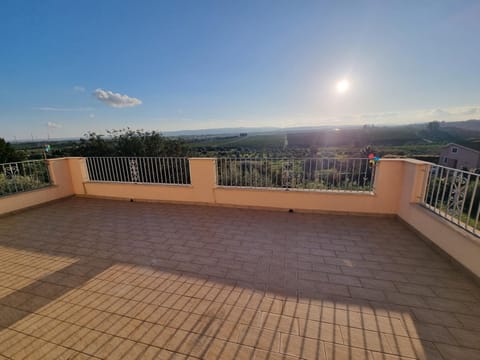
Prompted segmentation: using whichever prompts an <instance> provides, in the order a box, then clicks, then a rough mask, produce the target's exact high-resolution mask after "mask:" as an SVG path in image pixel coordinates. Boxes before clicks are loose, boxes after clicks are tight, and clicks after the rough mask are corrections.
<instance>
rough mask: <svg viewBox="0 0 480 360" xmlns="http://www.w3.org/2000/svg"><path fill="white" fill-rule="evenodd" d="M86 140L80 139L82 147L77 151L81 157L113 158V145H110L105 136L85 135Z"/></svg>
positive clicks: (92, 133)
mask: <svg viewBox="0 0 480 360" xmlns="http://www.w3.org/2000/svg"><path fill="white" fill-rule="evenodd" d="M85 135H86V136H87V138H86V139H80V145H79V146H78V148H77V149H76V150H75V153H76V154H77V155H81V156H111V155H112V154H113V148H112V144H111V143H108V142H107V141H106V140H105V139H104V138H103V136H104V135H100V134H96V133H95V132H88V133H86V134H85Z"/></svg>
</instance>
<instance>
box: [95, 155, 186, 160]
mask: <svg viewBox="0 0 480 360" xmlns="http://www.w3.org/2000/svg"><path fill="white" fill-rule="evenodd" d="M85 158H86V159H105V158H109V159H110V158H120V159H131V158H136V159H189V157H188V156H136V155H133V156H116V155H115V156H85Z"/></svg>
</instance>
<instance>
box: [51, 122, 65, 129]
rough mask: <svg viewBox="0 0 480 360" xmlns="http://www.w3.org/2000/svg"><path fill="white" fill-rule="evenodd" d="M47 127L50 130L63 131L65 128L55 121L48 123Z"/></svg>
mask: <svg viewBox="0 0 480 360" xmlns="http://www.w3.org/2000/svg"><path fill="white" fill-rule="evenodd" d="M47 126H48V128H49V129H61V128H62V127H63V126H62V124H58V123H55V122H53V121H49V122H47Z"/></svg>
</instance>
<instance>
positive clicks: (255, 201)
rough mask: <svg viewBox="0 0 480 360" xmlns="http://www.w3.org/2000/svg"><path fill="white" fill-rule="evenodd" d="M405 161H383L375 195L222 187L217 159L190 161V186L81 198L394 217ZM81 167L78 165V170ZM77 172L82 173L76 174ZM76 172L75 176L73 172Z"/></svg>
mask: <svg viewBox="0 0 480 360" xmlns="http://www.w3.org/2000/svg"><path fill="white" fill-rule="evenodd" d="M403 163H404V162H403V161H397V160H384V161H383V160H382V161H380V162H379V164H378V165H377V175H378V176H377V177H376V183H375V192H373V193H359V192H332V191H298V190H288V191H287V190H284V189H258V188H257V189H253V188H238V187H228V188H227V187H218V186H217V185H216V171H215V159H210V158H191V159H190V174H191V178H192V184H191V185H187V186H186V185H150V184H132V183H102V182H88V181H86V182H85V183H84V184H83V187H80V186H77V187H76V188H78V189H80V190H79V192H78V194H79V195H87V196H96V197H107V198H119V199H133V200H149V201H155V200H157V201H175V202H189V203H203V204H212V205H226V206H245V207H258V208H269V209H272V208H276V209H294V210H299V211H302V210H304V211H322V212H327V211H328V212H331V211H334V212H349V213H368V214H396V212H397V208H398V200H399V196H400V190H399V189H401V186H402V184H401V181H402V179H403ZM77 165H78V166H80V165H79V164H77ZM77 171H78V170H77ZM72 172H73V171H72Z"/></svg>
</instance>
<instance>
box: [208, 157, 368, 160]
mask: <svg viewBox="0 0 480 360" xmlns="http://www.w3.org/2000/svg"><path fill="white" fill-rule="evenodd" d="M215 159H220V160H369V159H368V158H366V157H348V158H339V157H264V158H261V157H254V158H246V157H224V156H222V157H217V158H215Z"/></svg>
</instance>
